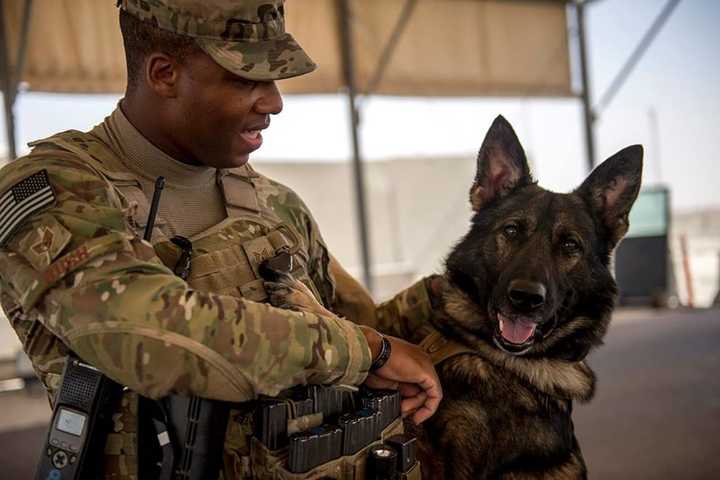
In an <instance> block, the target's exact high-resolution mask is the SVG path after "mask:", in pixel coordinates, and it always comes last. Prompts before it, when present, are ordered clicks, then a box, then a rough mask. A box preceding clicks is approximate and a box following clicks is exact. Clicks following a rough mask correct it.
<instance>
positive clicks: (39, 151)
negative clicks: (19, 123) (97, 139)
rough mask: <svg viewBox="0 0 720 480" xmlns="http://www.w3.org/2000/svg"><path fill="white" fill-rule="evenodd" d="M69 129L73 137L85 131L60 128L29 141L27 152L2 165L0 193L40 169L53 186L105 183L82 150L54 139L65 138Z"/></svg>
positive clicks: (69, 186)
mask: <svg viewBox="0 0 720 480" xmlns="http://www.w3.org/2000/svg"><path fill="white" fill-rule="evenodd" d="M69 133H76V134H77V135H76V138H77V139H80V136H79V135H87V134H84V133H82V132H62V133H61V134H60V135H59V136H53V137H48V138H46V139H42V140H38V141H36V142H31V143H30V146H31V147H32V150H31V151H30V152H29V153H28V154H27V155H24V156H22V157H20V158H18V159H16V160H13V161H10V162H8V163H7V164H6V165H4V166H3V167H2V168H1V169H0V193H4V192H7V191H9V190H10V189H12V188H14V187H15V186H16V185H18V184H19V183H21V182H23V181H24V180H25V179H27V178H29V177H32V176H33V175H36V174H39V173H40V172H44V175H45V176H46V177H47V179H48V181H49V182H50V184H51V185H52V186H53V188H54V189H57V187H59V186H62V187H63V189H65V190H74V188H73V186H77V187H78V188H79V189H87V188H89V187H91V186H92V185H93V184H95V183H97V185H96V186H97V187H100V188H105V187H108V184H107V182H106V181H105V179H104V175H103V174H102V172H101V171H100V170H99V169H98V164H97V163H96V162H92V161H91V160H89V159H88V158H87V156H85V155H83V150H76V151H73V150H70V149H67V148H64V146H63V144H62V142H57V141H56V140H57V139H58V138H60V139H61V140H62V139H63V138H64V139H67V138H68V135H67V134H69ZM62 135H64V137H63V136H62ZM83 138H85V137H83ZM78 148H81V149H82V147H78Z"/></svg>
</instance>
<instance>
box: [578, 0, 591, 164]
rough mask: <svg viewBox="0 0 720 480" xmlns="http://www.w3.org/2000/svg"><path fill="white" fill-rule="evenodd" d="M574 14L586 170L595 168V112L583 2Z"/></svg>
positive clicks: (580, 0)
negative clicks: (591, 92)
mask: <svg viewBox="0 0 720 480" xmlns="http://www.w3.org/2000/svg"><path fill="white" fill-rule="evenodd" d="M575 14H576V19H577V36H578V47H579V50H580V76H581V81H582V92H581V94H580V98H581V100H582V105H583V117H584V119H585V150H586V153H587V165H588V171H591V170H592V169H593V168H595V131H594V128H593V127H594V123H595V114H594V113H593V109H592V103H591V102H590V75H589V73H588V56H587V44H586V36H585V35H586V34H585V2H584V1H582V0H578V1H576V3H575Z"/></svg>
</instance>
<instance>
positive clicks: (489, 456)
mask: <svg viewBox="0 0 720 480" xmlns="http://www.w3.org/2000/svg"><path fill="white" fill-rule="evenodd" d="M439 373H440V376H441V382H442V384H443V388H444V390H445V395H444V400H443V403H442V405H441V407H440V408H441V410H440V412H439V415H438V416H437V421H436V422H432V424H431V425H429V426H428V427H429V428H430V429H432V430H435V433H436V434H438V435H442V436H445V437H446V438H445V440H446V441H448V442H451V443H455V444H457V445H463V446H471V445H473V446H474V445H476V446H478V447H479V448H485V449H486V450H487V451H485V452H480V451H478V452H477V453H478V455H477V456H476V458H478V459H481V460H480V461H483V462H489V463H492V464H495V467H496V468H493V470H496V471H502V470H506V469H508V468H509V469H512V468H513V466H515V465H518V466H522V465H528V464H532V465H536V466H538V467H541V468H542V467H547V466H551V465H553V464H556V463H557V462H562V461H564V460H565V459H566V458H567V456H568V454H569V453H570V452H571V451H572V449H573V448H574V444H575V443H574V433H573V425H572V420H571V402H570V401H569V400H565V399H558V398H554V397H550V396H548V395H546V394H544V393H542V392H541V391H539V390H538V389H536V388H534V387H533V386H531V385H530V384H529V383H527V382H524V381H523V380H521V379H520V378H519V377H517V376H516V375H514V374H512V373H510V372H508V371H506V370H504V369H501V368H499V367H496V366H494V365H492V364H489V363H487V362H485V361H484V360H483V359H482V358H480V357H477V356H470V355H463V356H459V357H455V358H453V359H450V360H448V361H446V362H445V363H443V365H441V367H440V369H439ZM452 421H454V422H462V423H463V424H464V425H463V428H447V426H448V423H449V422H452ZM480 446H483V447H480Z"/></svg>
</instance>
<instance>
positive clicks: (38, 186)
mask: <svg viewBox="0 0 720 480" xmlns="http://www.w3.org/2000/svg"><path fill="white" fill-rule="evenodd" d="M54 201H55V194H54V193H53V190H52V187H51V186H50V182H49V181H48V174H47V170H41V171H39V172H37V173H34V174H32V175H30V176H29V177H27V178H26V179H24V180H22V181H20V182H18V183H16V184H15V186H13V187H12V188H11V189H10V190H8V191H7V192H6V193H5V194H4V195H3V196H2V197H0V245H4V244H5V241H6V240H7V239H8V238H10V234H11V233H12V232H13V230H15V228H16V227H17V226H18V225H20V224H21V223H22V221H23V220H25V219H26V218H27V217H29V216H30V215H32V214H33V213H35V212H37V211H38V210H40V209H42V208H44V207H47V206H48V205H51V204H52V203H53V202H54Z"/></svg>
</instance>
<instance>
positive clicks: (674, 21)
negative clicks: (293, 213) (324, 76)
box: [0, 0, 720, 211]
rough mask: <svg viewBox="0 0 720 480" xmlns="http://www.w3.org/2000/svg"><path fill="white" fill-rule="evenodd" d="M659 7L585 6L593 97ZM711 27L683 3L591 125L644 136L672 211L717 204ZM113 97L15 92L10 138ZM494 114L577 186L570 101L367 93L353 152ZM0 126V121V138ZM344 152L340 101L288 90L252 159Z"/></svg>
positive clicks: (611, 145)
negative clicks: (668, 190) (669, 195)
mask: <svg viewBox="0 0 720 480" xmlns="http://www.w3.org/2000/svg"><path fill="white" fill-rule="evenodd" d="M664 4H665V0H603V1H600V2H597V3H595V4H593V5H591V6H590V7H588V10H589V18H588V30H589V49H590V61H591V69H590V71H591V75H592V95H593V98H594V100H595V102H597V101H598V100H599V98H600V95H601V94H602V93H603V92H604V91H605V90H606V89H607V87H608V85H609V83H610V81H611V80H612V78H613V77H614V76H615V74H616V73H617V72H618V70H619V69H620V67H621V65H622V63H623V62H624V61H625V59H626V58H627V57H628V55H629V54H630V52H631V50H632V48H634V47H635V45H636V44H637V42H638V41H639V39H640V37H641V36H642V35H643V33H644V32H645V31H646V30H647V29H648V27H649V26H650V23H651V22H652V20H653V19H654V18H655V16H656V15H657V14H658V13H659V12H660V10H661V9H662V7H663V5H664ZM718 24H720V2H718V1H717V0H684V1H683V2H681V3H680V5H679V6H678V7H677V9H676V11H675V13H674V14H673V15H672V17H671V18H670V20H669V21H668V23H667V25H666V26H665V28H664V29H663V30H662V31H661V33H660V35H659V36H658V37H657V39H656V41H655V42H654V43H653V45H652V46H651V47H650V49H649V51H648V52H647V54H646V55H645V56H644V57H643V59H642V60H641V62H640V64H639V65H638V66H637V68H636V70H635V71H634V72H633V73H632V75H631V76H630V78H629V79H628V81H627V83H626V84H625V85H624V87H623V88H622V90H621V91H620V93H619V94H618V95H617V97H616V98H615V100H614V101H613V103H612V104H611V105H610V107H609V108H608V109H607V110H606V111H604V112H602V114H601V116H600V119H599V121H598V123H597V128H596V144H597V157H598V160H601V159H604V158H606V157H608V156H609V155H611V154H612V153H614V152H615V151H617V150H619V149H621V148H623V147H625V146H627V145H630V144H634V143H642V144H643V145H644V146H645V149H646V150H645V151H646V163H645V177H644V182H645V185H652V184H656V183H664V184H667V185H669V186H670V187H671V189H672V202H673V206H674V207H675V209H678V210H684V211H686V210H690V209H698V208H712V207H720V198H719V197H720V195H719V194H720V188H718V186H719V185H720V182H719V181H718V179H719V178H720V160H716V157H717V152H718V151H720V131H718V126H717V122H716V119H715V118H716V116H717V115H718V113H720V28H718V27H717V25H718ZM118 98H119V97H118V96H110V95H103V96H98V95H92V96H68V95H48V94H27V93H26V94H21V95H20V97H19V99H18V103H17V105H16V119H17V123H18V139H19V143H20V144H21V145H24V144H25V143H26V142H28V141H30V140H32V139H36V138H42V137H45V136H48V135H50V134H52V133H53V132H56V131H60V130H66V129H69V128H77V129H81V130H85V129H88V128H90V127H91V126H92V125H94V124H96V123H98V122H99V121H101V120H102V118H103V117H104V116H105V115H106V114H107V113H109V112H110V111H111V110H112V109H113V108H114V106H115V103H116V102H117V100H118ZM497 114H503V115H505V117H506V118H508V120H510V122H511V123H512V124H513V125H514V126H515V129H516V130H517V133H518V135H519V137H520V140H521V141H522V142H523V144H524V146H525V148H526V150H527V152H528V154H529V155H530V157H531V159H532V162H533V165H534V171H535V175H536V177H538V178H539V180H540V183H541V184H542V185H543V186H545V187H547V188H550V189H555V190H558V191H566V190H569V189H571V188H573V187H574V186H576V185H577V184H578V183H580V181H581V180H582V178H583V177H584V175H585V173H586V172H585V164H586V163H585V153H584V139H583V134H582V132H583V125H582V110H581V106H580V103H579V101H578V100H576V99H497V98H496V99H472V98H461V99H450V100H448V99H444V98H443V99H440V98H436V99H432V98H430V99H428V98H422V99H418V98H389V97H373V98H371V99H370V100H369V102H367V108H366V109H365V110H364V111H363V124H362V130H361V135H362V141H363V144H362V150H363V152H364V154H365V157H366V159H368V160H370V161H372V160H378V159H385V158H389V157H390V158H392V157H412V156H435V155H443V156H445V155H449V154H455V155H462V156H474V155H475V152H476V151H477V149H478V147H479V145H480V142H481V141H482V138H483V136H484V134H485V131H486V129H487V127H488V126H489V125H490V122H491V121H492V119H493V118H494V117H495V116H496V115H497ZM653 114H654V116H655V118H656V124H655V125H656V128H655V129H654V128H653V124H652V121H651V118H652V116H653ZM0 122H2V119H0ZM0 124H1V123H0ZM4 134H5V129H4V126H2V129H1V132H0V135H2V136H0V142H1V144H2V145H3V146H4V144H5V138H4ZM0 148H2V147H0ZM22 151H23V150H22V149H21V152H22ZM349 158H350V135H349V127H348V120H347V111H346V100H345V99H344V98H343V97H338V96H295V97H289V96H288V97H286V98H285V110H284V112H283V113H282V114H280V115H279V116H277V117H275V118H274V119H273V125H272V127H271V128H270V129H269V130H268V131H267V133H266V134H265V143H264V145H263V147H262V149H261V150H260V151H259V152H258V153H256V154H255V156H254V158H253V161H254V162H256V163H260V162H265V161H273V160H298V161H346V160H348V159H349ZM463 188H465V186H463Z"/></svg>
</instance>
